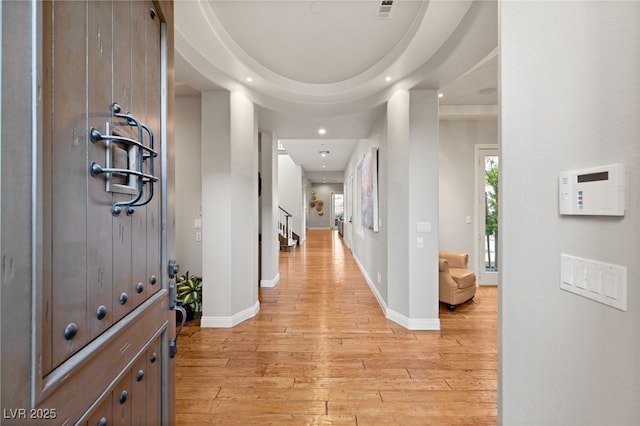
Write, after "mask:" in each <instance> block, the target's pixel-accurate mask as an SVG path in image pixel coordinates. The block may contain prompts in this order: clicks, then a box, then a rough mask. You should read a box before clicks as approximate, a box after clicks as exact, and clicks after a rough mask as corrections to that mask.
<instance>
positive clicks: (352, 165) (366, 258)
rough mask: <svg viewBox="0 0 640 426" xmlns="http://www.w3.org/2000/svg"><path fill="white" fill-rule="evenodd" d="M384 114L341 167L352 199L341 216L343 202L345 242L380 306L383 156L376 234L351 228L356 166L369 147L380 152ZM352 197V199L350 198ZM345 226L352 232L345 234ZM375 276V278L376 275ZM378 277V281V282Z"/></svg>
mask: <svg viewBox="0 0 640 426" xmlns="http://www.w3.org/2000/svg"><path fill="white" fill-rule="evenodd" d="M386 143H387V142H386V114H381V116H380V117H379V119H376V120H375V121H374V126H373V128H372V129H371V131H370V133H369V135H368V137H367V139H364V140H360V141H358V143H357V144H356V145H355V147H354V149H353V152H352V154H351V158H350V159H349V162H348V163H347V167H346V168H345V174H344V181H345V185H348V182H349V176H353V186H354V188H352V191H351V193H352V199H351V200H347V199H346V198H345V215H346V211H347V206H346V203H351V204H352V216H353V218H352V222H351V224H349V222H348V220H349V218H348V217H346V216H345V221H346V222H345V226H346V227H345V239H349V238H351V240H349V246H350V247H351V250H352V252H353V255H354V257H355V259H356V261H357V262H358V265H359V266H360V269H361V271H362V272H363V275H364V276H365V279H366V280H367V281H368V283H369V286H371V287H372V288H373V289H374V294H375V295H376V297H377V298H378V301H379V303H380V304H381V305H382V306H386V305H387V300H388V297H387V231H386V228H387V224H386V222H385V214H384V209H385V206H386V205H387V179H386V176H387V157H386V155H380V153H379V156H378V161H379V163H378V166H379V168H378V204H379V206H380V212H379V214H380V219H381V226H380V232H373V231H371V230H368V229H364V230H362V232H361V233H360V232H356V230H355V228H356V226H357V224H358V223H359V216H360V211H359V210H358V205H359V204H358V202H357V197H359V196H360V193H359V192H358V189H357V188H356V187H357V185H358V179H357V175H358V165H359V164H360V162H361V161H362V159H363V158H364V155H365V153H366V152H367V151H368V150H369V149H370V148H378V149H379V151H383V149H384V146H385V145H386ZM354 198H356V199H354ZM348 226H352V227H353V228H354V229H353V231H352V232H348V228H347V227H348ZM378 274H379V275H378ZM378 276H380V280H378Z"/></svg>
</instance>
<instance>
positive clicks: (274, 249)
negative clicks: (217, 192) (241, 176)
mask: <svg viewBox="0 0 640 426" xmlns="http://www.w3.org/2000/svg"><path fill="white" fill-rule="evenodd" d="M260 145H261V147H260V164H261V167H260V172H261V177H262V195H261V196H260V210H259V213H261V214H259V215H258V216H259V218H260V221H261V223H260V235H261V236H262V242H261V245H260V247H261V253H260V255H261V256H262V258H261V263H260V269H261V270H260V285H261V286H264V287H273V286H275V285H276V284H277V283H278V281H279V279H280V273H279V271H278V268H279V251H280V241H279V239H278V215H279V209H278V149H277V142H276V139H275V138H274V137H273V134H271V133H268V132H262V133H260Z"/></svg>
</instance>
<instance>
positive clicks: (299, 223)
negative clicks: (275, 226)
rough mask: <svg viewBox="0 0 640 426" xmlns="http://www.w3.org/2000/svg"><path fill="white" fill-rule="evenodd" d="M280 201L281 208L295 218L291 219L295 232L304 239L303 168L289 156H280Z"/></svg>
mask: <svg viewBox="0 0 640 426" xmlns="http://www.w3.org/2000/svg"><path fill="white" fill-rule="evenodd" d="M278 200H279V203H280V207H282V208H283V209H285V210H286V211H287V212H289V214H291V215H292V216H293V217H292V218H291V226H292V229H293V232H295V233H296V234H298V235H299V236H301V237H303V236H304V229H303V225H304V222H303V219H304V215H305V210H304V204H303V188H302V168H301V167H300V166H298V165H297V164H296V163H294V162H293V160H292V159H291V157H290V156H289V155H288V154H280V155H278Z"/></svg>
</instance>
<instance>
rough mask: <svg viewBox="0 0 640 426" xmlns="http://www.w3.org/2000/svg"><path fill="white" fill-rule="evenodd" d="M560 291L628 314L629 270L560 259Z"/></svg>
mask: <svg viewBox="0 0 640 426" xmlns="http://www.w3.org/2000/svg"><path fill="white" fill-rule="evenodd" d="M560 275H561V277H560V288H561V289H563V290H565V291H568V292H571V293H575V294H578V295H580V296H583V297H586V298H588V299H592V300H595V301H596V302H599V303H602V304H604V305H607V306H611V307H613V308H616V309H620V310H621V311H626V310H627V268H626V267H624V266H620V265H614V264H611V263H604V262H600V261H597V260H589V259H583V258H581V257H577V256H569V255H566V254H561V255H560Z"/></svg>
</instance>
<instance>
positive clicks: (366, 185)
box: [358, 148, 378, 232]
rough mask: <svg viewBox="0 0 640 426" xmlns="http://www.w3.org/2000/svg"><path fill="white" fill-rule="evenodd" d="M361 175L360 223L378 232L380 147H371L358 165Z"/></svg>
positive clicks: (365, 227) (364, 227)
mask: <svg viewBox="0 0 640 426" xmlns="http://www.w3.org/2000/svg"><path fill="white" fill-rule="evenodd" d="M358 172H359V177H360V179H359V180H360V185H361V187H360V223H361V225H362V228H363V229H370V230H372V231H373V232H378V149H377V148H370V149H369V151H367V152H366V153H365V155H364V158H363V159H362V161H361V162H360V165H358Z"/></svg>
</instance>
